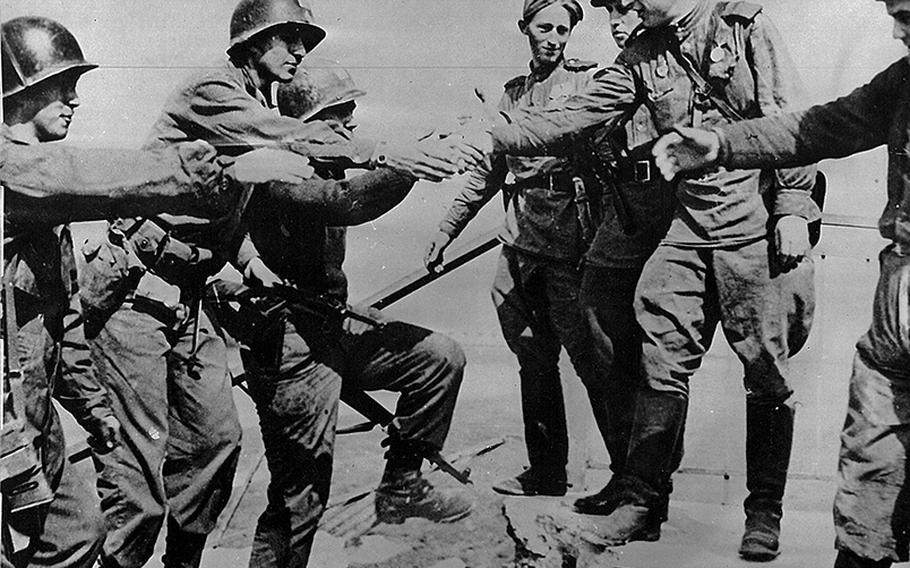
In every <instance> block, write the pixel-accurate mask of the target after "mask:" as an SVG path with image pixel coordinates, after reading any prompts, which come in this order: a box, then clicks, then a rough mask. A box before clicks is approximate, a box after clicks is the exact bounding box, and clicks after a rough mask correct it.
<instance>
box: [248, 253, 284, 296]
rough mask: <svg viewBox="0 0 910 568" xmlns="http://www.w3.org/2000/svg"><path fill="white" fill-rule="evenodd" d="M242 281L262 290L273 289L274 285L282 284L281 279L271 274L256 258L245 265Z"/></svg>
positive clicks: (260, 260)
mask: <svg viewBox="0 0 910 568" xmlns="http://www.w3.org/2000/svg"><path fill="white" fill-rule="evenodd" d="M243 280H244V281H245V282H246V283H247V284H251V285H252V286H261V287H262V288H273V287H274V286H275V285H277V284H282V283H283V281H282V280H281V277H280V276H278V275H277V274H275V273H274V272H272V271H271V269H269V267H268V266H266V265H265V263H264V262H262V259H261V258H259V257H258V256H257V257H254V258H253V259H252V260H251V261H250V262H249V263H247V265H246V267H245V268H244V269H243Z"/></svg>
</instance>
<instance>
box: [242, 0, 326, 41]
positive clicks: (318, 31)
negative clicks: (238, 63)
mask: <svg viewBox="0 0 910 568" xmlns="http://www.w3.org/2000/svg"><path fill="white" fill-rule="evenodd" d="M277 27H293V28H294V29H295V30H296V32H297V33H298V34H299V36H300V37H301V38H302V39H303V44H304V47H305V48H306V51H307V53H310V52H311V51H313V49H314V48H315V47H316V46H317V45H319V42H321V41H322V40H323V39H324V38H325V30H324V29H322V28H320V27H319V26H317V25H315V24H314V23H313V10H312V8H311V7H310V2H309V0H240V2H239V3H238V4H237V7H236V8H234V14H233V15H232V16H231V45H230V47H228V50H227V51H228V54H230V53H232V52H233V51H234V50H235V49H236V48H237V47H238V46H241V45H243V44H245V43H246V42H248V41H250V40H251V39H253V38H254V37H256V36H258V35H260V34H262V33H265V32H267V31H271V30H273V29H274V28H277Z"/></svg>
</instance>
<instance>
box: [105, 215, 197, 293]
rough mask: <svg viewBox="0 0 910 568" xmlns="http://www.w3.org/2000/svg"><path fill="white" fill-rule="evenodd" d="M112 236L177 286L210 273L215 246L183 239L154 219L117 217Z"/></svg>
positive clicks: (154, 271) (147, 268) (152, 269)
mask: <svg viewBox="0 0 910 568" xmlns="http://www.w3.org/2000/svg"><path fill="white" fill-rule="evenodd" d="M110 238H111V241H112V242H115V244H121V245H122V246H124V247H125V248H127V249H129V250H130V251H132V252H133V253H134V254H135V258H136V259H137V260H138V261H139V262H140V263H141V265H142V267H143V268H144V269H145V270H147V271H149V272H153V273H154V274H156V275H158V276H159V277H161V278H162V279H164V280H165V281H167V282H168V283H170V284H173V285H175V286H180V287H184V286H191V287H192V286H194V285H200V284H201V283H203V282H205V279H206V278H208V276H209V269H210V267H209V266H208V265H209V261H211V260H213V257H214V254H213V252H212V251H211V250H209V249H205V248H200V247H196V246H193V245H189V244H186V243H184V242H181V241H180V240H178V239H175V238H173V237H172V236H171V234H170V232H169V231H167V230H165V229H164V228H162V227H161V225H160V224H159V223H158V222H156V221H153V220H151V219H117V220H116V221H114V222H113V223H112V224H111V230H110Z"/></svg>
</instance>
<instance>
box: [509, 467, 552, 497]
mask: <svg viewBox="0 0 910 568" xmlns="http://www.w3.org/2000/svg"><path fill="white" fill-rule="evenodd" d="M568 487H569V483H568V482H567V481H566V470H565V468H560V469H548V468H542V467H534V466H531V467H529V468H528V469H526V470H524V471H523V472H521V473H519V474H518V475H516V476H515V477H509V478H507V479H503V480H502V481H499V482H497V483H496V484H495V485H493V491H495V492H497V493H502V494H503V495H518V496H527V497H533V496H535V495H547V496H551V497H562V496H563V495H565V494H566V490H567V489H568Z"/></svg>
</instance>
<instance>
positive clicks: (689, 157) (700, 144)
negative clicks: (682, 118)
mask: <svg viewBox="0 0 910 568" xmlns="http://www.w3.org/2000/svg"><path fill="white" fill-rule="evenodd" d="M651 153H652V154H654V162H655V163H656V164H657V167H658V168H660V173H661V174H663V176H664V179H665V180H667V181H672V180H673V178H674V177H676V174H678V173H680V172H687V171H691V170H700V169H704V168H711V167H713V166H715V165H716V164H717V158H718V155H719V153H720V137H719V136H718V135H717V133H716V132H712V131H710V130H701V129H699V128H689V127H685V126H675V127H674V128H673V132H670V133H669V134H665V135H663V136H661V138H660V140H658V141H657V143H656V144H654V148H653V149H652V150H651Z"/></svg>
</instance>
